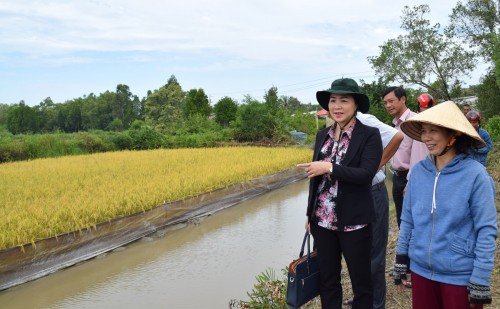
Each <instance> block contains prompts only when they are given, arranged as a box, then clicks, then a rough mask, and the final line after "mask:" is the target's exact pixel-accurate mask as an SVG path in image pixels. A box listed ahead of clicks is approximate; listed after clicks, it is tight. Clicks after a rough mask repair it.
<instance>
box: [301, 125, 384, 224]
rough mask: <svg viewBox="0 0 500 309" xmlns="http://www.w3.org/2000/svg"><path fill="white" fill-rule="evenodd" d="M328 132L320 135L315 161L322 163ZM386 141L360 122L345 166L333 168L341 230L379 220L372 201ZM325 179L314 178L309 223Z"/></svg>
mask: <svg viewBox="0 0 500 309" xmlns="http://www.w3.org/2000/svg"><path fill="white" fill-rule="evenodd" d="M328 130H330V127H328V128H325V129H323V130H321V131H319V132H318V134H317V135H316V144H315V145H314V154H313V161H318V157H319V152H320V150H321V147H322V146H323V144H324V143H325V141H326V139H327V137H328ZM382 151H383V147H382V139H381V137H380V132H379V130H378V129H376V128H373V127H370V126H366V125H364V124H363V123H362V122H361V121H359V119H356V125H355V126H354V130H353V132H352V136H351V140H350V141H349V147H348V148H347V152H346V154H345V156H344V159H343V160H342V162H341V163H342V165H338V164H335V163H334V164H333V172H332V175H331V177H332V181H335V180H338V181H339V187H338V193H337V199H336V207H335V210H336V212H337V218H338V222H337V224H338V227H339V230H340V229H343V227H345V226H352V225H358V224H368V223H371V222H372V221H374V219H375V210H374V204H373V199H372V190H371V189H372V180H373V177H374V176H375V174H376V173H377V171H378V166H379V164H380V160H381V159H382ZM322 177H323V175H320V176H316V177H313V178H311V180H310V183H309V199H308V206H307V215H308V216H309V221H310V220H311V218H312V214H313V213H314V211H315V209H316V198H317V191H318V186H319V184H320V182H321V179H322Z"/></svg>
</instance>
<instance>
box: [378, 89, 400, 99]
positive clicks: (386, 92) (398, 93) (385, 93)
mask: <svg viewBox="0 0 500 309" xmlns="http://www.w3.org/2000/svg"><path fill="white" fill-rule="evenodd" d="M393 91H394V95H395V96H396V97H397V98H398V99H401V98H402V97H405V98H406V90H405V89H404V88H403V87H395V86H392V87H388V88H386V89H385V90H384V92H383V93H382V98H384V97H385V96H386V95H388V94H389V93H391V92H393Z"/></svg>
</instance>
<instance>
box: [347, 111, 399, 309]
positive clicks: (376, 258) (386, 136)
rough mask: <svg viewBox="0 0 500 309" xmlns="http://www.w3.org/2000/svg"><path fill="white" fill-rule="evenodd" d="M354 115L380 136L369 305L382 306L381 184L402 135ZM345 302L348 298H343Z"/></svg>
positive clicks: (385, 228)
mask: <svg viewBox="0 0 500 309" xmlns="http://www.w3.org/2000/svg"><path fill="white" fill-rule="evenodd" d="M356 118H358V120H359V121H361V122H362V123H363V124H365V125H368V126H371V127H374V128H377V129H378V130H379V132H380V136H381V137H382V145H383V146H384V152H383V154H382V160H381V161H380V165H379V168H380V169H379V171H378V172H377V174H375V177H373V181H372V196H373V201H374V204H375V221H374V222H372V231H373V240H372V252H371V262H372V263H371V264H372V265H371V268H372V285H373V308H374V309H379V308H385V295H386V282H385V258H386V252H387V239H388V237H389V194H388V192H387V188H386V187H385V172H384V170H385V164H386V163H387V162H388V161H389V159H390V158H391V157H392V156H393V155H394V153H395V152H396V151H397V150H398V148H399V144H401V142H402V141H403V134H402V133H401V132H398V130H396V129H395V128H393V127H391V126H389V125H387V124H385V123H383V122H382V121H380V120H378V119H377V117H375V116H373V115H370V114H362V113H360V112H358V113H357V114H356ZM346 303H347V304H349V303H350V301H349V300H348V301H346Z"/></svg>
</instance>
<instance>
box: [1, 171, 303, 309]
mask: <svg viewBox="0 0 500 309" xmlns="http://www.w3.org/2000/svg"><path fill="white" fill-rule="evenodd" d="M307 189H308V181H307V180H302V181H299V182H297V183H294V184H291V185H288V186H286V187H285V188H282V189H279V190H275V191H273V192H271V193H268V194H265V195H263V196H261V197H258V198H255V199H252V200H249V201H246V202H244V203H242V204H239V205H237V206H235V207H232V208H230V209H227V210H224V211H221V212H219V213H216V214H215V215H213V216H211V217H208V218H205V219H203V220H201V221H200V222H194V223H192V224H189V225H187V226H185V227H183V228H180V229H177V230H172V231H169V232H168V233H166V234H165V235H164V236H163V237H152V238H149V239H143V240H141V241H139V242H136V243H134V244H131V245H129V246H127V247H126V248H124V249H123V250H118V251H116V252H112V253H109V254H107V255H105V256H101V257H98V258H95V259H93V260H91V261H88V262H85V263H82V264H80V265H77V266H74V267H71V268H68V269H65V270H62V271H59V272H56V273H54V274H52V275H50V276H47V277H45V278H42V279H39V280H36V281H33V282H29V283H26V284H23V285H21V286H18V287H15V288H13V289H10V290H7V291H3V292H0V308H9V309H17V308H19V309H21V308H22V309H26V308H60V309H62V308H64V309H66V308H67V309H70V308H71V309H74V308H120V309H125V308H227V307H228V303H229V301H230V300H231V299H245V300H246V299H248V298H247V295H246V292H247V291H251V289H252V287H253V284H254V283H255V276H256V275H257V274H259V273H261V272H262V271H264V270H266V269H267V268H272V269H274V270H275V271H276V273H277V275H278V276H279V277H281V269H282V268H283V267H284V266H285V265H287V264H288V263H289V262H290V261H291V260H292V259H293V258H295V257H296V256H297V255H298V252H299V249H300V248H299V247H300V242H301V240H302V236H303V233H304V228H303V224H304V219H305V205H306V200H307Z"/></svg>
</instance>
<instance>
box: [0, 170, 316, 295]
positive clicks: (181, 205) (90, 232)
mask: <svg viewBox="0 0 500 309" xmlns="http://www.w3.org/2000/svg"><path fill="white" fill-rule="evenodd" d="M305 177H306V174H305V173H304V170H303V169H299V168H293V169H289V170H286V171H283V172H280V173H276V174H272V175H267V176H263V177H259V178H256V179H253V180H251V181H247V182H243V183H238V184H234V185H231V186H228V187H226V188H222V189H218V190H214V191H211V192H208V193H205V194H201V195H198V196H195V197H190V198H187V199H184V200H180V201H176V202H172V203H167V204H163V205H160V206H158V207H155V208H153V209H151V210H148V211H145V212H141V213H137V214H133V215H130V216H126V217H122V218H117V219H113V220H111V221H109V222H103V223H100V224H98V225H97V226H96V227H95V228H87V229H83V230H81V231H74V232H70V233H67V234H62V235H58V236H57V237H52V238H47V239H43V240H40V241H37V242H35V243H34V244H26V245H24V246H23V247H20V246H18V247H12V248H8V249H5V250H1V251H0V290H5V289H8V288H11V287H14V286H16V285H19V284H23V283H26V282H28V281H31V280H35V279H38V278H41V277H43V276H46V275H48V274H51V273H53V272H55V271H57V270H60V269H63V268H66V267H69V266H72V265H75V264H77V263H80V262H83V261H85V260H88V259H91V258H94V257H96V256H98V255H100V254H103V253H105V252H108V251H111V250H113V249H116V248H118V247H121V246H124V245H126V244H129V243H131V242H134V241H136V240H138V239H140V238H142V237H145V236H148V235H151V234H153V233H155V232H157V231H160V230H164V229H166V228H168V227H171V226H174V225H176V224H179V223H186V222H188V221H190V220H193V219H195V218H197V217H203V216H207V215H211V214H213V213H215V212H217V211H219V210H222V209H225V208H228V207H231V206H234V205H236V204H238V203H241V202H243V201H245V200H248V199H251V198H254V197H256V196H259V195H262V194H264V193H266V192H269V191H271V190H274V189H277V188H280V187H283V186H285V185H288V184H290V183H293V182H295V181H298V180H301V179H304V178H305Z"/></svg>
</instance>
